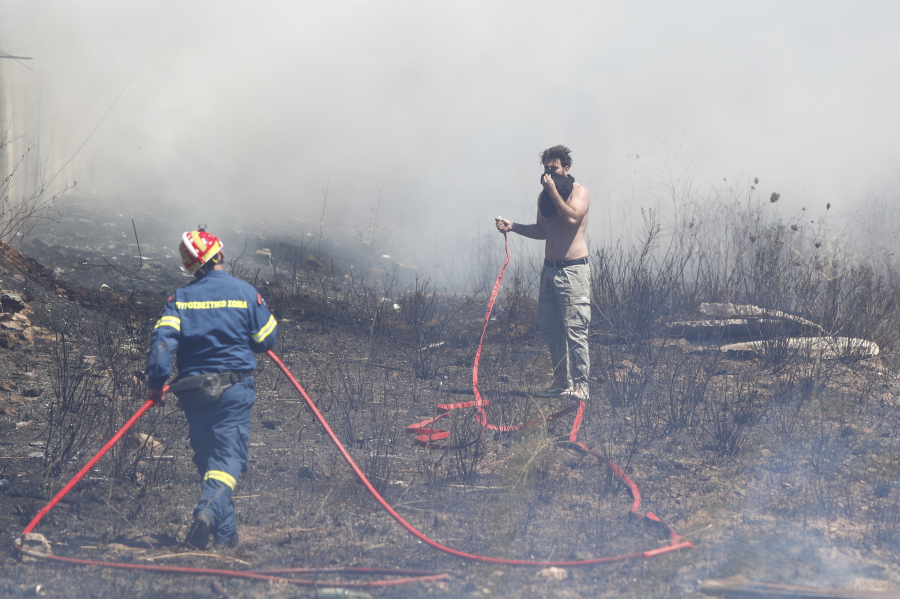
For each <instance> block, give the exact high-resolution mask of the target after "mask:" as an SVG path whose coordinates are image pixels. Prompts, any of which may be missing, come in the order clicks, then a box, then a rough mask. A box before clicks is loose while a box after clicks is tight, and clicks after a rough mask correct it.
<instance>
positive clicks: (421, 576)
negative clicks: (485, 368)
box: [15, 235, 693, 588]
mask: <svg viewBox="0 0 900 599" xmlns="http://www.w3.org/2000/svg"><path fill="white" fill-rule="evenodd" d="M504 237H505V235H504ZM505 245H506V261H505V262H504V264H503V268H502V269H501V270H500V274H499V275H498V276H497V280H496V282H495V283H494V288H493V291H492V292H491V296H490V300H489V302H488V308H487V313H486V314H485V317H484V329H483V330H482V333H481V340H480V341H479V344H478V350H477V352H476V354H475V363H474V367H473V370H472V384H473V389H474V394H475V400H474V401H469V402H461V403H457V404H442V405H439V406H437V410H438V412H439V415H438V416H436V417H434V418H431V419H429V420H426V421H423V422H420V423H417V424H413V425H410V426H409V427H407V430H408V431H409V432H411V433H415V434H416V435H417V436H416V443H417V444H418V445H421V446H423V447H427V448H431V449H449V448H453V447H463V446H466V445H471V444H473V443H475V442H477V441H478V439H479V438H480V437H481V436H482V435H483V434H484V431H485V430H497V431H514V430H519V429H521V428H524V427H527V426H533V425H535V424H536V423H537V421H532V422H528V423H523V424H519V425H512V426H496V425H492V424H490V423H488V420H487V414H486V412H485V411H484V408H485V407H486V406H488V405H489V402H488V401H486V400H483V399H482V397H481V393H480V391H479V389H478V363H479V360H480V357H481V348H482V345H483V343H484V335H485V331H486V330H487V326H488V323H489V321H490V315H491V311H492V310H493V307H494V303H495V302H496V300H497V296H498V294H499V291H500V284H501V282H502V280H503V274H504V272H505V271H506V266H507V265H508V264H509V245H508V241H507V242H506V244H505ZM267 353H268V355H269V357H270V358H271V359H272V361H273V362H274V363H275V364H276V365H277V366H278V368H279V369H281V371H282V372H283V373H284V375H285V376H286V377H287V378H288V380H289V381H290V383H291V384H292V385H293V386H294V388H295V389H296V390H297V392H298V393H299V394H300V397H302V398H303V400H304V401H305V402H306V405H307V407H308V408H309V409H310V411H312V413H313V415H314V416H315V418H316V420H317V421H318V422H319V424H320V425H321V426H322V428H323V429H324V430H325V433H326V434H327V435H328V437H329V439H331V441H332V443H334V445H335V447H336V448H337V450H338V452H339V453H340V454H341V457H343V458H344V461H345V462H347V465H348V466H349V467H350V469H351V470H352V471H353V473H354V474H355V475H356V477H357V478H358V479H359V481H360V482H361V483H362V484H363V485H364V486H365V488H366V490H368V491H369V493H370V494H371V495H372V497H373V498H374V499H375V501H376V502H378V504H379V505H380V506H381V507H382V508H383V509H384V510H385V511H386V512H387V513H388V514H390V516H391V517H392V518H393V519H394V520H396V521H397V523H398V524H400V526H402V527H403V528H405V529H406V530H407V532H409V533H410V534H411V535H412V536H414V537H415V538H417V539H419V540H420V541H422V542H423V543H425V544H426V545H429V546H430V547H433V548H434V549H437V550H438V551H441V552H444V553H447V554H450V555H453V556H456V557H459V558H462V559H466V560H473V561H478V562H489V563H495V564H504V565H508V566H526V567H540V568H546V567H549V566H556V567H581V566H592V565H597V564H605V563H611V562H619V561H625V560H634V559H641V558H645V559H646V558H652V557H655V556H658V555H662V554H664V553H669V552H672V551H678V550H681V549H690V548H692V547H693V545H692V544H691V542H690V541H683V540H682V538H681V537H680V536H679V535H678V534H677V533H676V532H675V530H674V529H673V528H672V526H671V525H669V524H668V523H666V522H664V521H662V520H660V519H659V518H658V517H657V516H656V515H654V514H653V513H651V512H647V513H645V514H642V513H640V512H639V511H638V510H639V509H640V504H641V495H640V491H639V490H638V487H637V485H636V484H635V483H634V481H632V480H631V478H629V477H628V475H626V474H625V473H624V472H623V471H622V470H621V469H620V468H619V467H618V466H616V465H615V464H614V463H612V462H610V461H607V465H608V467H609V468H610V469H611V470H612V472H613V473H614V474H615V476H617V477H618V478H619V479H620V480H621V481H622V482H623V483H624V484H625V485H626V486H627V487H628V488H629V490H630V491H631V494H632V496H633V498H634V501H633V503H632V506H631V510H630V516H631V517H632V518H634V519H645V518H646V519H647V520H648V521H650V522H653V523H656V524H659V525H661V526H662V527H664V528H665V529H666V530H667V531H668V533H669V538H670V544H669V545H667V546H664V547H659V548H656V549H651V550H648V551H642V552H637V553H630V554H626V555H615V556H607V557H598V558H593V559H586V560H572V561H534V560H519V559H507V558H500V557H490V556H484V555H476V554H473V553H466V552H465V551H459V550H457V549H452V548H450V547H447V546H446V545H442V544H441V543H438V542H437V541H435V540H433V539H431V538H429V537H428V536H426V535H425V534H423V533H422V532H420V531H419V530H418V529H416V528H415V527H414V526H413V525H412V524H410V523H409V522H407V521H406V520H405V519H404V518H403V517H402V516H401V515H400V514H399V513H397V511H396V510H394V508H393V507H391V505H390V504H389V503H388V502H387V501H386V500H385V499H384V497H382V496H381V494H380V493H379V492H378V491H377V490H376V489H375V487H374V486H373V485H372V483H371V482H370V481H369V479H368V478H366V476H365V474H363V472H362V470H361V469H360V468H359V466H358V465H357V464H356V462H355V461H354V460H353V458H352V457H351V456H350V453H349V452H348V451H347V449H346V448H345V447H344V445H343V444H342V443H341V442H340V440H339V439H338V437H337V435H336V434H335V433H334V431H333V430H332V429H331V426H329V424H328V421H327V420H325V417H324V416H323V415H322V413H321V412H320V411H319V409H318V408H317V407H316V404H315V403H314V402H313V400H312V399H311V398H310V396H309V395H308V394H307V393H306V390H305V389H304V388H303V386H302V385H300V383H299V382H298V381H297V379H296V378H294V376H293V374H291V372H290V370H288V368H287V367H286V366H285V365H284V363H283V362H282V361H281V359H280V358H279V357H278V356H277V355H276V354H275V353H274V352H273V351H268V352H267ZM166 391H168V386H166V387H164V388H163V394H165V393H166ZM153 405H154V402H153V401H152V400H147V401H146V402H145V403H144V405H142V406H141V407H140V409H139V410H138V411H137V412H135V413H134V415H133V416H132V417H131V418H130V419H129V420H128V421H127V422H126V423H125V424H124V425H123V426H122V428H121V429H119V431H118V432H117V433H116V434H115V435H113V437H112V438H111V439H110V440H109V441H108V442H107V443H106V445H104V446H103V447H102V448H101V449H100V451H98V452H97V454H96V455H94V457H93V458H91V459H90V460H89V461H88V463H87V464H85V466H84V467H83V468H82V469H81V470H79V471H78V473H77V474H76V475H75V476H74V477H73V478H72V480H70V481H69V482H68V483H67V484H66V485H65V486H64V487H63V488H62V489H60V490H59V492H58V493H57V494H56V495H55V496H54V497H53V499H51V500H50V501H49V502H48V503H47V505H46V506H44V508H43V509H41V511H40V512H38V514H37V515H36V516H35V517H34V518H33V519H32V520H31V522H29V523H28V526H26V527H25V529H24V530H23V531H22V533H21V534H20V535H19V537H18V538H16V540H15V547H16V549H17V550H18V551H20V552H21V553H23V554H25V555H28V556H30V557H33V558H37V559H46V560H52V561H54V562H61V563H67V564H74V565H85V566H100V567H105V568H119V569H125V570H143V571H149V572H163V573H170V574H188V575H198V576H219V577H224V578H241V579H247V580H258V581H284V582H288V583H291V584H296V585H304V586H326V585H328V584H339V585H340V586H342V587H355V588H365V587H385V586H393V585H399V584H407V583H411V582H429V581H435V580H440V579H444V578H447V575H446V574H435V573H431V572H422V571H418V570H393V569H388V568H287V569H278V570H244V571H238V570H221V569H210V568H183V567H173V566H154V565H145V564H131V563H120V562H104V561H97V560H87V559H78V558H71V557H64V556H58V555H52V554H44V553H41V552H37V551H32V550H30V549H28V548H26V547H25V546H24V544H23V539H26V535H28V534H29V533H31V532H32V531H33V530H34V529H35V527H36V526H37V525H38V523H40V521H41V520H42V519H43V518H44V516H46V515H47V514H48V513H49V512H50V510H52V509H53V507H54V506H55V505H56V504H57V503H59V501H60V500H61V499H62V498H63V497H65V496H66V494H67V493H69V491H71V490H72V488H73V487H74V486H75V485H76V484H77V483H78V482H79V481H80V480H81V479H82V478H83V477H84V476H85V475H86V474H87V473H88V472H90V470H91V468H93V467H94V465H95V464H96V463H97V462H98V461H99V460H100V458H102V457H103V456H104V455H105V454H106V453H107V452H108V451H109V450H110V449H111V448H112V447H113V446H114V445H115V444H116V443H118V442H119V441H120V440H121V439H122V437H123V436H124V435H125V433H127V432H128V430H130V429H131V427H132V426H134V424H135V423H136V422H137V421H138V420H139V419H140V418H141V416H143V415H144V414H145V413H146V412H147V410H149V409H150V408H151V407H152V406H153ZM463 408H472V410H473V412H474V415H475V418H476V419H477V421H478V422H479V424H481V432H480V433H479V435H478V437H476V439H474V440H472V441H470V442H468V443H466V444H464V445H459V446H447V445H441V444H438V443H435V441H438V440H440V439H445V438H447V437H448V436H449V432H447V431H442V430H438V429H431V428H427V425H429V424H431V423H433V422H434V421H436V420H438V419H440V418H443V417H446V416H448V415H449V414H450V412H452V411H453V410H457V409H463ZM584 408H585V405H584V402H583V401H582V402H578V403H577V404H575V405H572V406H569V407H568V408H566V409H564V410H562V411H560V412H557V413H556V414H553V415H551V416H550V418H559V417H561V416H563V415H565V414H568V413H571V412H572V411H575V412H576V415H575V422H574V423H573V426H572V431H571V433H570V435H569V442H570V443H572V444H574V445H575V446H577V447H578V448H579V449H580V450H582V451H585V452H587V453H589V454H591V455H593V456H595V457H597V458H598V459H599V460H601V461H606V459H605V458H604V457H603V456H602V455H601V454H599V453H597V452H595V451H593V450H591V449H589V448H588V447H587V446H586V445H585V444H584V443H582V442H580V441H578V439H577V438H578V431H579V428H580V426H581V421H582V418H583V415H584ZM322 572H329V573H340V572H346V573H350V572H353V573H377V574H394V575H402V576H405V578H397V579H391V580H377V581H368V582H343V581H342V582H340V583H326V582H323V581H315V580H306V579H298V578H292V577H287V576H283V575H285V574H310V573H322Z"/></svg>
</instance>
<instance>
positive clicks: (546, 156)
mask: <svg viewBox="0 0 900 599" xmlns="http://www.w3.org/2000/svg"><path fill="white" fill-rule="evenodd" d="M556 158H559V163H560V164H561V165H562V166H563V168H565V167H567V166H572V150H570V149H569V148H567V147H566V146H563V145H558V146H553V147H552V148H547V149H546V150H544V152H543V153H542V154H541V164H546V163H547V162H549V161H551V160H555V159H556Z"/></svg>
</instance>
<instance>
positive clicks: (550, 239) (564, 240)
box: [537, 183, 590, 261]
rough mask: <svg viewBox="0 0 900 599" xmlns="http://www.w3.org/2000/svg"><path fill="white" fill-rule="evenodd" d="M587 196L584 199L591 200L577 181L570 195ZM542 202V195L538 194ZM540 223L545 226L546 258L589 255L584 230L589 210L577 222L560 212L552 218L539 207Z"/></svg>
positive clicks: (565, 258)
mask: <svg viewBox="0 0 900 599" xmlns="http://www.w3.org/2000/svg"><path fill="white" fill-rule="evenodd" d="M576 194H577V197H579V198H585V197H586V198H587V199H585V200H583V201H587V202H590V199H589V196H587V190H586V189H585V188H584V187H583V186H582V185H579V184H578V183H575V185H574V188H573V189H572V195H571V196H570V197H573V198H574V197H576ZM538 202H540V196H538ZM537 218H538V224H539V225H541V226H542V227H543V228H544V232H545V233H546V236H547V237H546V240H545V243H544V258H546V259H547V260H553V261H556V260H574V259H577V258H585V257H586V256H587V255H588V247H587V242H586V241H585V240H584V230H585V229H586V228H587V222H588V211H587V210H585V213H584V216H583V217H582V218H581V220H580V221H579V222H577V223H574V224H570V223H568V222H566V220H565V219H564V218H562V217H561V216H560V215H559V214H557V215H556V216H552V217H550V218H547V217H545V216H544V215H542V214H541V211H540V208H538V215H537Z"/></svg>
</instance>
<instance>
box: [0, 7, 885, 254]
mask: <svg viewBox="0 0 900 599" xmlns="http://www.w3.org/2000/svg"><path fill="white" fill-rule="evenodd" d="M898 13H900V6H898V5H896V4H895V3H890V2H873V3H867V4H866V5H864V6H850V5H846V4H837V3H833V4H828V3H826V4H822V3H818V2H817V3H812V2H801V3H791V4H790V5H783V4H782V3H776V2H763V3H758V2H756V3H749V2H748V3H743V4H735V3H729V4H727V5H723V4H719V3H706V2H697V3H693V4H691V5H671V3H665V2H646V3H641V4H640V5H631V4H625V5H622V4H613V3H606V4H601V3H596V2H575V3H562V4H556V5H547V4H546V3H535V4H523V3H513V2H506V3H493V4H490V5H485V4H484V3H478V2H466V1H462V2H453V3H417V2H412V1H407V0H404V1H396V2H379V3H369V2H362V1H359V2H336V3H289V2H272V3H266V4H263V5H258V6H254V7H253V8H252V9H251V8H249V7H248V5H246V4H245V3H238V2H198V3H189V4H187V3H180V2H173V1H169V2H154V3H144V4H130V3H128V4H125V3H116V2H110V1H108V0H104V1H100V0H97V1H94V2H79V3H77V4H72V3H67V2H60V1H37V2H27V3H26V2H17V3H13V4H12V5H7V6H6V7H5V8H4V18H3V19H2V25H0V50H3V51H6V52H10V53H13V54H18V55H26V56H32V57H33V60H31V61H28V66H29V67H30V68H31V69H33V70H31V71H29V70H27V69H25V68H24V67H22V66H21V65H20V64H16V63H7V64H4V65H3V68H4V71H3V72H4V73H5V74H6V88H7V90H8V93H9V98H10V105H11V110H9V111H8V114H10V115H11V118H12V121H13V126H12V130H13V132H14V135H13V136H12V139H13V140H14V143H13V146H14V148H15V153H17V154H21V153H22V152H23V151H24V149H25V148H26V147H31V148H32V153H31V154H30V155H29V160H33V161H34V162H35V163H34V164H33V165H31V166H29V170H28V175H27V177H26V176H24V174H23V176H22V177H20V178H21V179H25V181H21V182H20V184H21V185H30V186H31V187H34V186H39V185H40V181H41V180H42V178H43V180H44V181H46V179H47V178H49V176H51V175H52V174H53V173H55V172H56V171H57V170H58V169H60V168H61V167H62V165H64V164H65V163H66V162H67V161H68V160H70V159H72V157H73V155H75V153H76V151H77V150H78V148H79V147H80V146H81V145H82V144H84V148H83V149H82V150H81V151H80V152H79V153H78V154H77V156H75V158H74V159H72V160H71V163H70V164H69V166H67V167H66V168H65V169H64V170H63V171H62V172H61V173H60V177H59V179H58V180H56V181H54V182H53V185H59V184H61V183H62V182H63V180H68V181H71V180H77V181H78V187H77V188H76V189H77V193H79V194H82V195H87V194H96V195H98V196H102V197H107V198H109V197H112V198H119V201H120V202H121V206H122V210H124V211H128V210H129V209H130V207H132V206H135V207H140V206H141V205H142V203H143V204H146V203H153V204H163V205H165V206H166V207H167V209H168V210H170V211H171V220H172V223H173V224H172V226H173V231H175V232H177V231H181V230H184V229H185V228H189V227H193V226H194V225H195V224H196V223H198V222H204V221H213V222H214V221H215V219H216V215H224V214H229V215H230V214H237V215H239V218H241V219H245V220H246V221H247V222H259V221H265V222H267V223H270V224H272V226H277V227H281V228H283V229H285V230H293V231H296V232H302V231H313V230H318V222H319V218H320V215H321V214H322V211H323V210H322V209H323V203H324V204H325V206H324V208H325V211H324V221H325V227H326V228H327V229H328V230H329V231H333V232H342V233H343V234H344V235H346V236H348V237H349V238H352V237H353V235H354V234H355V231H356V230H357V229H358V228H359V227H361V226H364V223H368V224H369V225H372V226H374V230H375V237H376V239H377V240H380V241H381V242H382V243H383V244H384V247H385V248H390V250H391V251H395V252H397V253H398V254H400V255H403V256H406V260H407V261H415V260H416V259H422V260H424V258H422V257H423V256H425V255H428V256H429V260H431V259H433V258H434V257H435V256H437V255H440V254H446V253H447V252H456V251H462V248H459V247H458V246H459V244H460V243H461V242H460V240H461V239H466V238H469V237H474V236H476V234H478V233H481V234H484V232H486V231H489V230H490V227H491V226H492V217H494V216H497V215H499V214H502V215H504V216H507V217H510V218H513V219H514V220H518V221H530V220H531V219H533V218H534V213H535V201H536V198H537V195H538V193H539V192H540V187H539V186H538V185H537V183H536V179H537V178H536V173H539V172H540V165H539V163H538V155H539V153H540V151H541V150H543V149H544V148H546V147H549V146H552V145H555V144H558V143H564V144H566V145H568V146H569V147H571V148H572V149H573V155H574V165H573V169H572V174H573V175H574V176H575V178H576V180H577V181H579V182H580V183H582V184H586V185H587V186H588V188H589V189H590V190H591V192H592V197H593V201H594V204H593V210H592V213H591V225H590V229H589V232H590V234H591V237H592V238H593V239H595V240H610V239H614V238H616V237H618V236H622V235H623V234H624V232H623V223H625V224H627V223H629V222H630V221H631V220H633V219H634V218H635V216H634V215H635V214H637V210H638V209H639V208H641V207H652V206H654V205H656V204H658V203H659V202H661V201H665V202H668V201H669V199H671V198H667V197H666V195H665V194H667V193H668V194H669V196H671V195H672V193H673V192H672V190H673V189H679V190H681V191H680V192H679V193H683V192H685V190H687V193H694V194H701V195H702V194H703V193H705V192H704V190H708V189H712V188H718V187H719V186H721V184H722V182H723V180H725V181H726V182H728V181H730V180H732V179H735V178H738V179H740V178H743V180H748V179H750V178H753V177H759V178H760V180H761V183H760V186H761V187H760V191H761V192H763V193H765V195H766V196H768V193H770V192H772V191H778V192H779V193H781V194H782V197H783V198H784V199H783V200H782V204H781V206H779V208H781V209H784V210H787V211H789V212H790V211H797V210H799V209H800V208H801V207H805V206H810V205H816V206H817V205H818V204H821V205H822V206H824V205H825V204H826V202H830V203H831V204H832V205H833V206H835V209H834V211H833V212H832V213H833V214H838V213H839V214H844V215H849V214H852V213H853V212H854V210H855V207H856V204H857V203H858V201H859V200H862V199H864V198H865V197H867V194H870V193H871V191H872V190H873V189H878V190H884V189H887V192H886V193H887V195H888V196H890V195H891V194H893V193H894V179H895V176H896V172H897V164H898V158H900V157H898V152H900V150H898V149H897V146H896V144H895V143H893V139H892V135H891V134H890V132H891V131H895V130H897V129H898V125H900V122H898V119H900V116H898V113H897V111H896V110H895V106H894V102H893V98H894V97H896V94H895V92H894V86H895V85H897V84H896V83H895V82H896V81H898V80H900V79H898V77H897V76H896V75H897V74H898V73H897V70H898V69H900V65H898V64H897V63H896V60H894V59H893V57H895V56H896V55H897V50H898V48H897V44H898V42H896V36H895V35H893V32H892V31H891V27H890V24H891V23H894V22H896V20H897V17H898V16H900V14H898ZM132 77H133V79H131V78H132ZM129 80H131V83H130V84H128V81H129ZM123 89H124V92H123ZM120 93H121V96H120V97H119V94H120ZM117 97H119V99H118V101H116V98H117ZM114 102H115V105H114V106H113V103H114ZM111 106H112V109H111V110H110V107H111ZM107 111H108V112H109V114H108V115H107V116H105V118H104V115H105V114H106V113H107ZM98 123H99V124H100V125H99V127H98V126H97V125H98ZM95 127H96V132H95V133H94V134H93V135H92V136H91V137H90V139H89V140H88V141H87V143H85V140H86V139H88V136H89V135H90V134H91V131H92V130H93V129H94V128H95ZM326 189H327V190H328V194H327V203H325V202H324V200H325V193H324V191H323V190H326ZM23 191H24V190H23ZM660 194H662V196H661V195H660ZM496 241H497V245H498V248H497V251H499V243H500V240H499V236H498V237H497V239H496ZM426 248H427V251H426ZM386 251H387V250H386Z"/></svg>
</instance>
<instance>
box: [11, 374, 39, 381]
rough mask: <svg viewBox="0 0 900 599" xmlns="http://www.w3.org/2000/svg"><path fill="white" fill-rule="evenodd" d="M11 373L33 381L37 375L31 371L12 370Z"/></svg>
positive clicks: (18, 377) (19, 377)
mask: <svg viewBox="0 0 900 599" xmlns="http://www.w3.org/2000/svg"><path fill="white" fill-rule="evenodd" d="M12 375H13V376H14V377H16V378H17V379H25V380H27V381H33V380H34V379H36V378H37V375H36V374H35V373H33V372H14V373H13V374H12Z"/></svg>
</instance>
